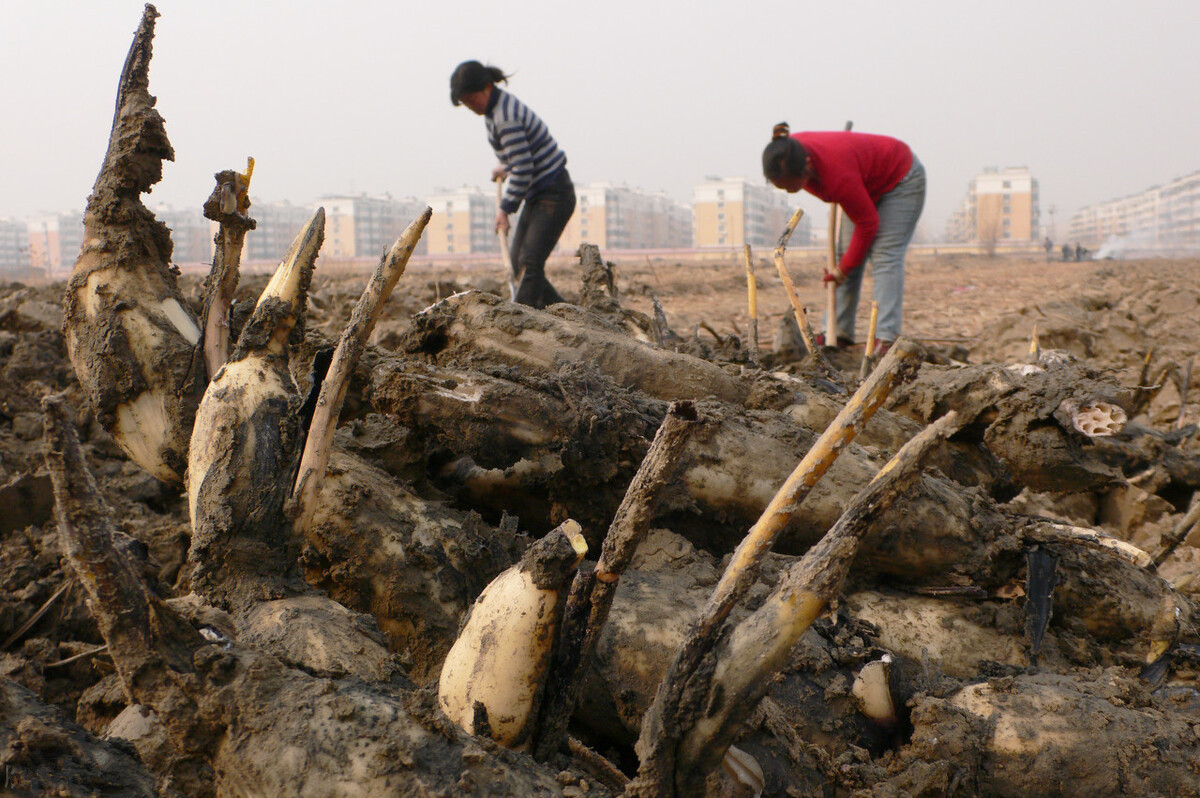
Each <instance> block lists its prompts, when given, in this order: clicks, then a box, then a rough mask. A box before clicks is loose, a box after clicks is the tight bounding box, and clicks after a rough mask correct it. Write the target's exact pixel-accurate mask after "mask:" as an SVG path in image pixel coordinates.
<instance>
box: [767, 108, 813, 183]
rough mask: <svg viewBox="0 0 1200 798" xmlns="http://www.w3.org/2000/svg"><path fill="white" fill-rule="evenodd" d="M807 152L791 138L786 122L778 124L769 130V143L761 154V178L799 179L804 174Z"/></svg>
mask: <svg viewBox="0 0 1200 798" xmlns="http://www.w3.org/2000/svg"><path fill="white" fill-rule="evenodd" d="M807 160H808V151H807V150H806V149H804V145H803V144H801V143H800V142H799V141H797V140H796V139H794V138H792V136H791V129H790V128H789V127H788V123H787V122H780V123H779V124H777V125H775V127H774V128H772V129H771V143H769V144H768V145H767V146H766V147H765V148H764V149H763V154H762V163H763V177H765V178H767V180H776V179H778V178H781V177H800V176H802V175H803V174H804V171H805V164H806V162H807Z"/></svg>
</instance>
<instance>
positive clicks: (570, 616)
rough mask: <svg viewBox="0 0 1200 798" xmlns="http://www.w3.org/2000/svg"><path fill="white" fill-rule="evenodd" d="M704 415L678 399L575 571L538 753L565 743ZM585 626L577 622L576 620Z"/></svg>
mask: <svg viewBox="0 0 1200 798" xmlns="http://www.w3.org/2000/svg"><path fill="white" fill-rule="evenodd" d="M698 421H699V416H698V415H697V413H696V408H695V405H694V404H693V403H692V402H688V401H684V402H673V403H672V404H671V407H670V409H669V410H668V411H667V415H666V417H665V418H664V419H663V422H662V424H661V425H660V426H659V428H658V433H657V434H656V435H655V436H654V441H653V442H652V443H651V444H650V448H649V450H648V451H647V452H646V456H645V457H644V458H643V459H642V464H641V466H640V467H639V468H638V471H637V474H635V475H634V477H633V481H632V482H630V483H629V488H628V489H627V490H626V492H625V498H624V499H623V500H622V501H621V506H620V507H618V508H617V512H616V515H615V516H614V517H613V521H612V524H611V525H610V526H609V528H608V534H606V535H605V536H604V543H603V546H602V547H601V550H600V557H599V558H598V559H597V562H596V567H595V568H594V569H593V570H592V571H590V572H585V571H580V572H579V573H578V574H576V576H575V582H574V584H573V585H572V586H571V593H570V595H569V597H568V599H567V609H566V611H565V612H564V633H563V635H562V640H561V642H560V645H559V647H558V650H557V651H556V654H555V663H554V667H553V669H552V671H551V674H550V678H549V680H548V682H547V693H548V697H547V701H546V704H545V707H544V709H543V710H542V718H541V720H540V721H539V724H538V725H539V731H538V740H537V748H536V751H535V758H537V759H539V760H542V761H545V760H546V759H549V758H550V756H552V755H553V754H554V753H555V752H557V751H558V750H559V748H560V747H561V746H562V743H563V741H564V739H565V738H566V733H567V722H568V721H569V720H570V718H571V714H572V713H573V712H574V711H575V706H576V704H578V702H579V696H580V692H581V690H582V688H583V681H584V676H585V675H586V673H587V669H588V667H589V666H590V664H591V660H592V657H593V655H594V654H595V651H596V644H597V643H598V642H599V640H600V634H601V632H602V631H603V630H604V624H605V622H606V621H607V620H608V613H609V610H610V609H611V608H612V603H613V599H614V598H615V596H616V592H617V583H618V581H619V580H620V578H621V575H622V574H624V573H625V571H626V569H628V567H629V563H630V562H631V561H632V560H633V555H634V553H635V552H636V551H637V547H638V546H639V545H640V544H641V542H642V541H643V540H644V539H645V537H646V533H647V532H648V531H649V529H650V521H651V519H652V518H653V516H654V513H655V511H656V509H657V506H658V500H659V496H660V495H661V494H662V491H663V489H664V488H665V487H666V485H667V483H668V481H669V478H670V476H671V473H672V472H673V471H674V470H675V467H676V465H677V464H678V462H679V457H680V455H681V454H682V452H683V449H684V447H685V445H686V444H687V442H688V439H689V438H690V437H691V435H692V433H693V432H694V431H695V428H696V423H697V422H698ZM573 620H577V621H581V622H582V624H581V625H582V628H572V621H573Z"/></svg>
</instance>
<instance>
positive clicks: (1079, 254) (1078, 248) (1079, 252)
mask: <svg viewBox="0 0 1200 798" xmlns="http://www.w3.org/2000/svg"><path fill="white" fill-rule="evenodd" d="M1075 260H1077V261H1081V260H1083V245H1082V244H1076V245H1075Z"/></svg>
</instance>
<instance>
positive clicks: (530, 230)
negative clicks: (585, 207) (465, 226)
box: [509, 169, 575, 308]
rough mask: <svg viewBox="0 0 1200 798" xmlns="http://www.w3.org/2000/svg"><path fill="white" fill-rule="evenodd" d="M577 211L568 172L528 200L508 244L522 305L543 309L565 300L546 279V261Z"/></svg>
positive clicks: (573, 190)
mask: <svg viewBox="0 0 1200 798" xmlns="http://www.w3.org/2000/svg"><path fill="white" fill-rule="evenodd" d="M574 212H575V186H574V184H573V183H571V176H570V175H569V174H567V170H566V169H563V170H562V171H561V172H559V174H558V176H557V177H556V178H555V179H554V180H552V181H551V183H550V185H548V186H546V187H545V188H543V189H541V190H540V191H539V192H538V193H537V194H536V195H535V196H533V197H526V198H525V207H524V208H523V209H522V210H521V217H520V219H518V220H517V229H516V231H515V232H514V233H513V237H512V242H511V243H510V244H509V251H510V252H511V254H512V265H513V271H514V272H516V274H514V275H513V276H514V277H517V276H520V278H521V284H520V285H519V286H517V295H516V297H515V299H516V301H517V302H519V303H521V304H522V305H530V306H532V307H535V308H544V307H546V306H547V305H553V304H556V303H558V302H562V301H564V300H563V298H562V297H561V296H560V295H559V293H558V291H556V290H554V286H553V285H551V284H550V281H549V280H547V279H546V258H548V257H550V253H551V252H552V251H553V250H554V246H555V245H556V244H557V243H558V239H559V236H561V235H562V232H563V230H564V229H566V227H567V222H569V221H570V220H571V214H573V213H574Z"/></svg>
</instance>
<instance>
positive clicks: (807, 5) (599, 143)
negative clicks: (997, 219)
mask: <svg viewBox="0 0 1200 798" xmlns="http://www.w3.org/2000/svg"><path fill="white" fill-rule="evenodd" d="M142 6H143V3H141V2H134V1H133V0H102V1H101V0H92V1H91V2H83V0H55V1H54V2H27V1H26V0H0V74H3V75H4V80H3V81H2V82H0V98H2V99H3V102H2V105H0V152H2V153H3V156H2V158H0V216H11V217H17V218H21V217H26V216H30V215H34V214H37V213H41V212H50V211H60V210H67V209H72V208H79V209H81V208H82V207H83V204H84V201H85V199H86V197H87V194H88V193H89V191H90V190H91V185H92V181H93V180H94V179H95V176H96V172H97V170H98V169H99V166H100V162H101V160H102V157H103V154H104V149H105V146H106V144H107V140H108V131H109V127H110V125H111V122H112V112H113V102H114V99H115V96H116V85H117V77H118V74H119V72H120V69H121V65H122V63H123V61H124V58H125V53H126V52H127V50H128V48H129V44H130V41H131V40H132V35H133V32H134V30H135V29H136V27H137V24H138V21H139V18H140V15H141V11H142ZM157 6H158V9H159V11H160V12H161V14H162V16H161V18H160V19H159V20H158V26H157V35H156V38H155V43H154V60H153V62H152V64H151V72H150V89H151V92H152V93H153V94H154V95H155V96H157V97H158V108H159V110H160V111H161V112H162V114H163V116H164V117H165V118H166V122H167V133H168V135H169V136H170V138H171V142H172V144H173V145H174V147H175V151H176V162H175V163H174V164H167V166H166V170H165V176H164V179H163V182H162V183H160V184H159V185H158V186H157V187H156V188H155V191H154V193H153V194H152V195H151V196H150V197H149V198H147V202H148V204H151V205H153V204H156V203H159V202H166V203H171V204H173V205H176V206H178V207H186V206H199V205H200V204H201V203H202V202H203V200H204V199H205V198H206V197H207V196H208V194H209V192H210V191H211V188H212V184H213V181H212V175H213V173H214V172H217V171H219V170H221V169H226V168H238V169H241V168H243V167H244V166H245V158H246V156H247V155H253V156H254V157H255V159H256V161H257V167H256V171H255V174H254V182H253V189H252V194H253V195H254V196H255V198H257V199H259V200H261V201H274V200H284V199H286V200H290V201H292V202H293V203H297V204H302V203H307V202H310V201H313V200H314V199H316V198H317V197H319V196H320V195H322V194H332V193H346V192H353V193H358V192H367V193H383V192H390V193H391V194H392V195H394V196H397V197H402V196H415V197H424V196H426V195H427V194H429V193H431V192H433V191H435V190H437V189H439V188H443V187H456V186H459V185H462V184H464V183H468V184H474V185H479V186H486V185H487V181H488V173H489V170H490V168H491V166H492V165H493V163H494V158H493V156H492V153H491V149H490V147H488V145H487V141H486V137H485V133H484V126H483V121H482V119H480V118H479V117H476V116H475V115H473V114H472V113H471V112H469V111H467V110H465V109H464V108H461V107H459V108H455V107H452V106H451V105H450V101H449V88H448V84H449V76H450V73H451V71H452V70H453V68H454V66H455V65H456V64H457V63H458V62H460V61H463V60H466V59H469V58H475V59H478V60H481V61H484V62H491V63H494V64H496V65H498V66H500V67H501V68H503V69H504V70H506V71H508V72H510V73H515V74H514V76H513V78H512V80H511V82H510V84H509V88H510V90H511V91H512V92H513V93H514V94H516V95H517V96H518V97H520V98H521V99H522V100H524V101H525V102H526V103H528V104H529V105H530V107H532V108H533V109H534V110H535V111H537V112H538V114H539V115H541V116H542V118H543V119H544V120H545V121H546V122H547V124H548V125H549V126H550V129H551V132H552V133H553V134H554V136H555V137H556V138H557V139H558V141H559V143H560V144H561V145H562V146H563V148H564V149H565V150H566V152H567V155H568V158H569V161H570V163H569V168H570V171H571V175H572V177H573V178H574V179H575V182H576V183H577V184H582V183H588V182H592V181H597V180H608V181H613V182H616V183H626V184H628V185H630V186H631V187H640V188H644V189H647V190H658V189H665V190H666V191H667V192H668V193H670V194H671V195H672V196H674V197H675V198H676V199H678V200H680V201H682V202H690V201H691V189H692V186H693V185H694V184H695V183H697V182H699V181H701V180H703V179H704V177H705V176H707V175H719V176H723V177H735V176H745V177H748V178H751V179H761V177H760V175H761V160H760V156H761V152H762V148H763V146H764V145H765V144H766V142H767V140H768V139H769V137H770V130H771V126H772V125H773V124H774V123H775V122H778V121H781V120H787V121H788V122H789V123H791V126H792V130H794V131H795V130H805V129H808V130H821V129H841V128H842V126H843V125H844V123H845V122H846V120H848V119H849V120H853V121H854V129H855V130H859V131H863V132H871V133H884V134H887V135H892V136H895V137H897V138H900V139H903V140H904V141H906V142H908V143H909V144H910V145H911V146H912V148H913V150H914V151H915V152H916V153H917V154H918V156H919V157H920V158H921V160H922V161H923V162H924V163H925V166H926V169H927V170H928V174H929V193H928V198H927V202H926V207H925V213H924V216H923V218H922V226H923V227H924V229H925V231H926V234H928V235H932V236H934V237H938V236H940V235H941V233H942V231H943V229H944V224H945V220H946V218H947V216H948V215H949V214H950V213H951V212H952V211H953V209H954V208H955V207H956V205H957V204H958V203H959V202H960V201H961V200H962V198H963V197H964V196H965V193H966V189H967V184H968V181H969V180H970V179H971V178H972V177H973V176H974V175H975V174H976V173H977V172H978V171H980V170H981V169H982V168H984V167H987V166H997V167H1004V166H1028V167H1029V168H1030V169H1031V170H1032V171H1033V175H1034V177H1035V178H1036V179H1037V180H1038V181H1039V183H1040V187H1041V207H1042V213H1043V222H1044V223H1047V224H1048V223H1049V221H1050V217H1049V209H1050V207H1051V206H1054V207H1055V208H1056V211H1057V212H1056V215H1055V219H1056V222H1057V227H1058V232H1059V233H1060V235H1065V232H1066V222H1067V220H1068V218H1069V216H1070V214H1071V212H1073V211H1074V210H1075V209H1077V208H1078V207H1080V206H1083V205H1087V204H1090V203H1093V202H1099V201H1102V200H1107V199H1113V198H1116V197H1119V196H1124V195H1127V194H1131V193H1135V192H1138V191H1141V190H1143V189H1145V188H1148V187H1150V186H1152V185H1156V184H1159V183H1162V182H1165V181H1167V180H1170V179H1172V178H1174V177H1177V176H1179V175H1182V174H1185V173H1188V172H1191V171H1195V170H1197V169H1200V148H1198V147H1197V141H1198V139H1200V96H1198V95H1200V57H1198V56H1197V37H1198V36H1200V2H1196V0H1177V1H1175V2H1159V1H1158V0H1141V1H1140V2H1129V1H1128V0H1125V1H1124V2H1120V3H1118V2H1115V0H1036V1H1035V0H1006V2H986V3H984V2H978V1H977V0H960V2H957V3H950V2H946V1H945V0H907V1H906V2H896V1H895V0H887V1H885V0H879V1H875V0H863V1H860V2H856V1H855V0H842V1H841V2H824V3H813V2H800V1H798V0H781V1H779V2H776V1H775V0H771V1H769V2H756V1H755V0H742V1H741V2H713V1H712V0H687V1H684V0H663V1H660V2H656V1H655V0H595V1H594V2H588V3H586V4H585V3H571V2H562V0H557V1H556V2H524V1H523V0H508V1H507V2H505V3H495V2H481V1H480V0H432V2H429V1H428V0H427V1H426V2H422V3H413V2H403V1H397V0H393V1H392V2H386V1H385V0H337V2H334V1H333V0H326V2H321V3H316V2H307V1H306V0H290V1H287V2H285V1H284V0H241V1H240V2H235V1H233V0H204V1H203V2H197V0H161V1H160V2H159V3H157ZM803 196H804V197H807V196H808V195H803ZM802 204H803V205H805V207H806V208H807V209H809V210H810V212H811V213H822V211H821V210H820V209H821V208H822V207H823V206H822V205H821V203H819V202H816V201H815V200H812V199H811V198H808V199H807V200H805V201H803V202H802Z"/></svg>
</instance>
